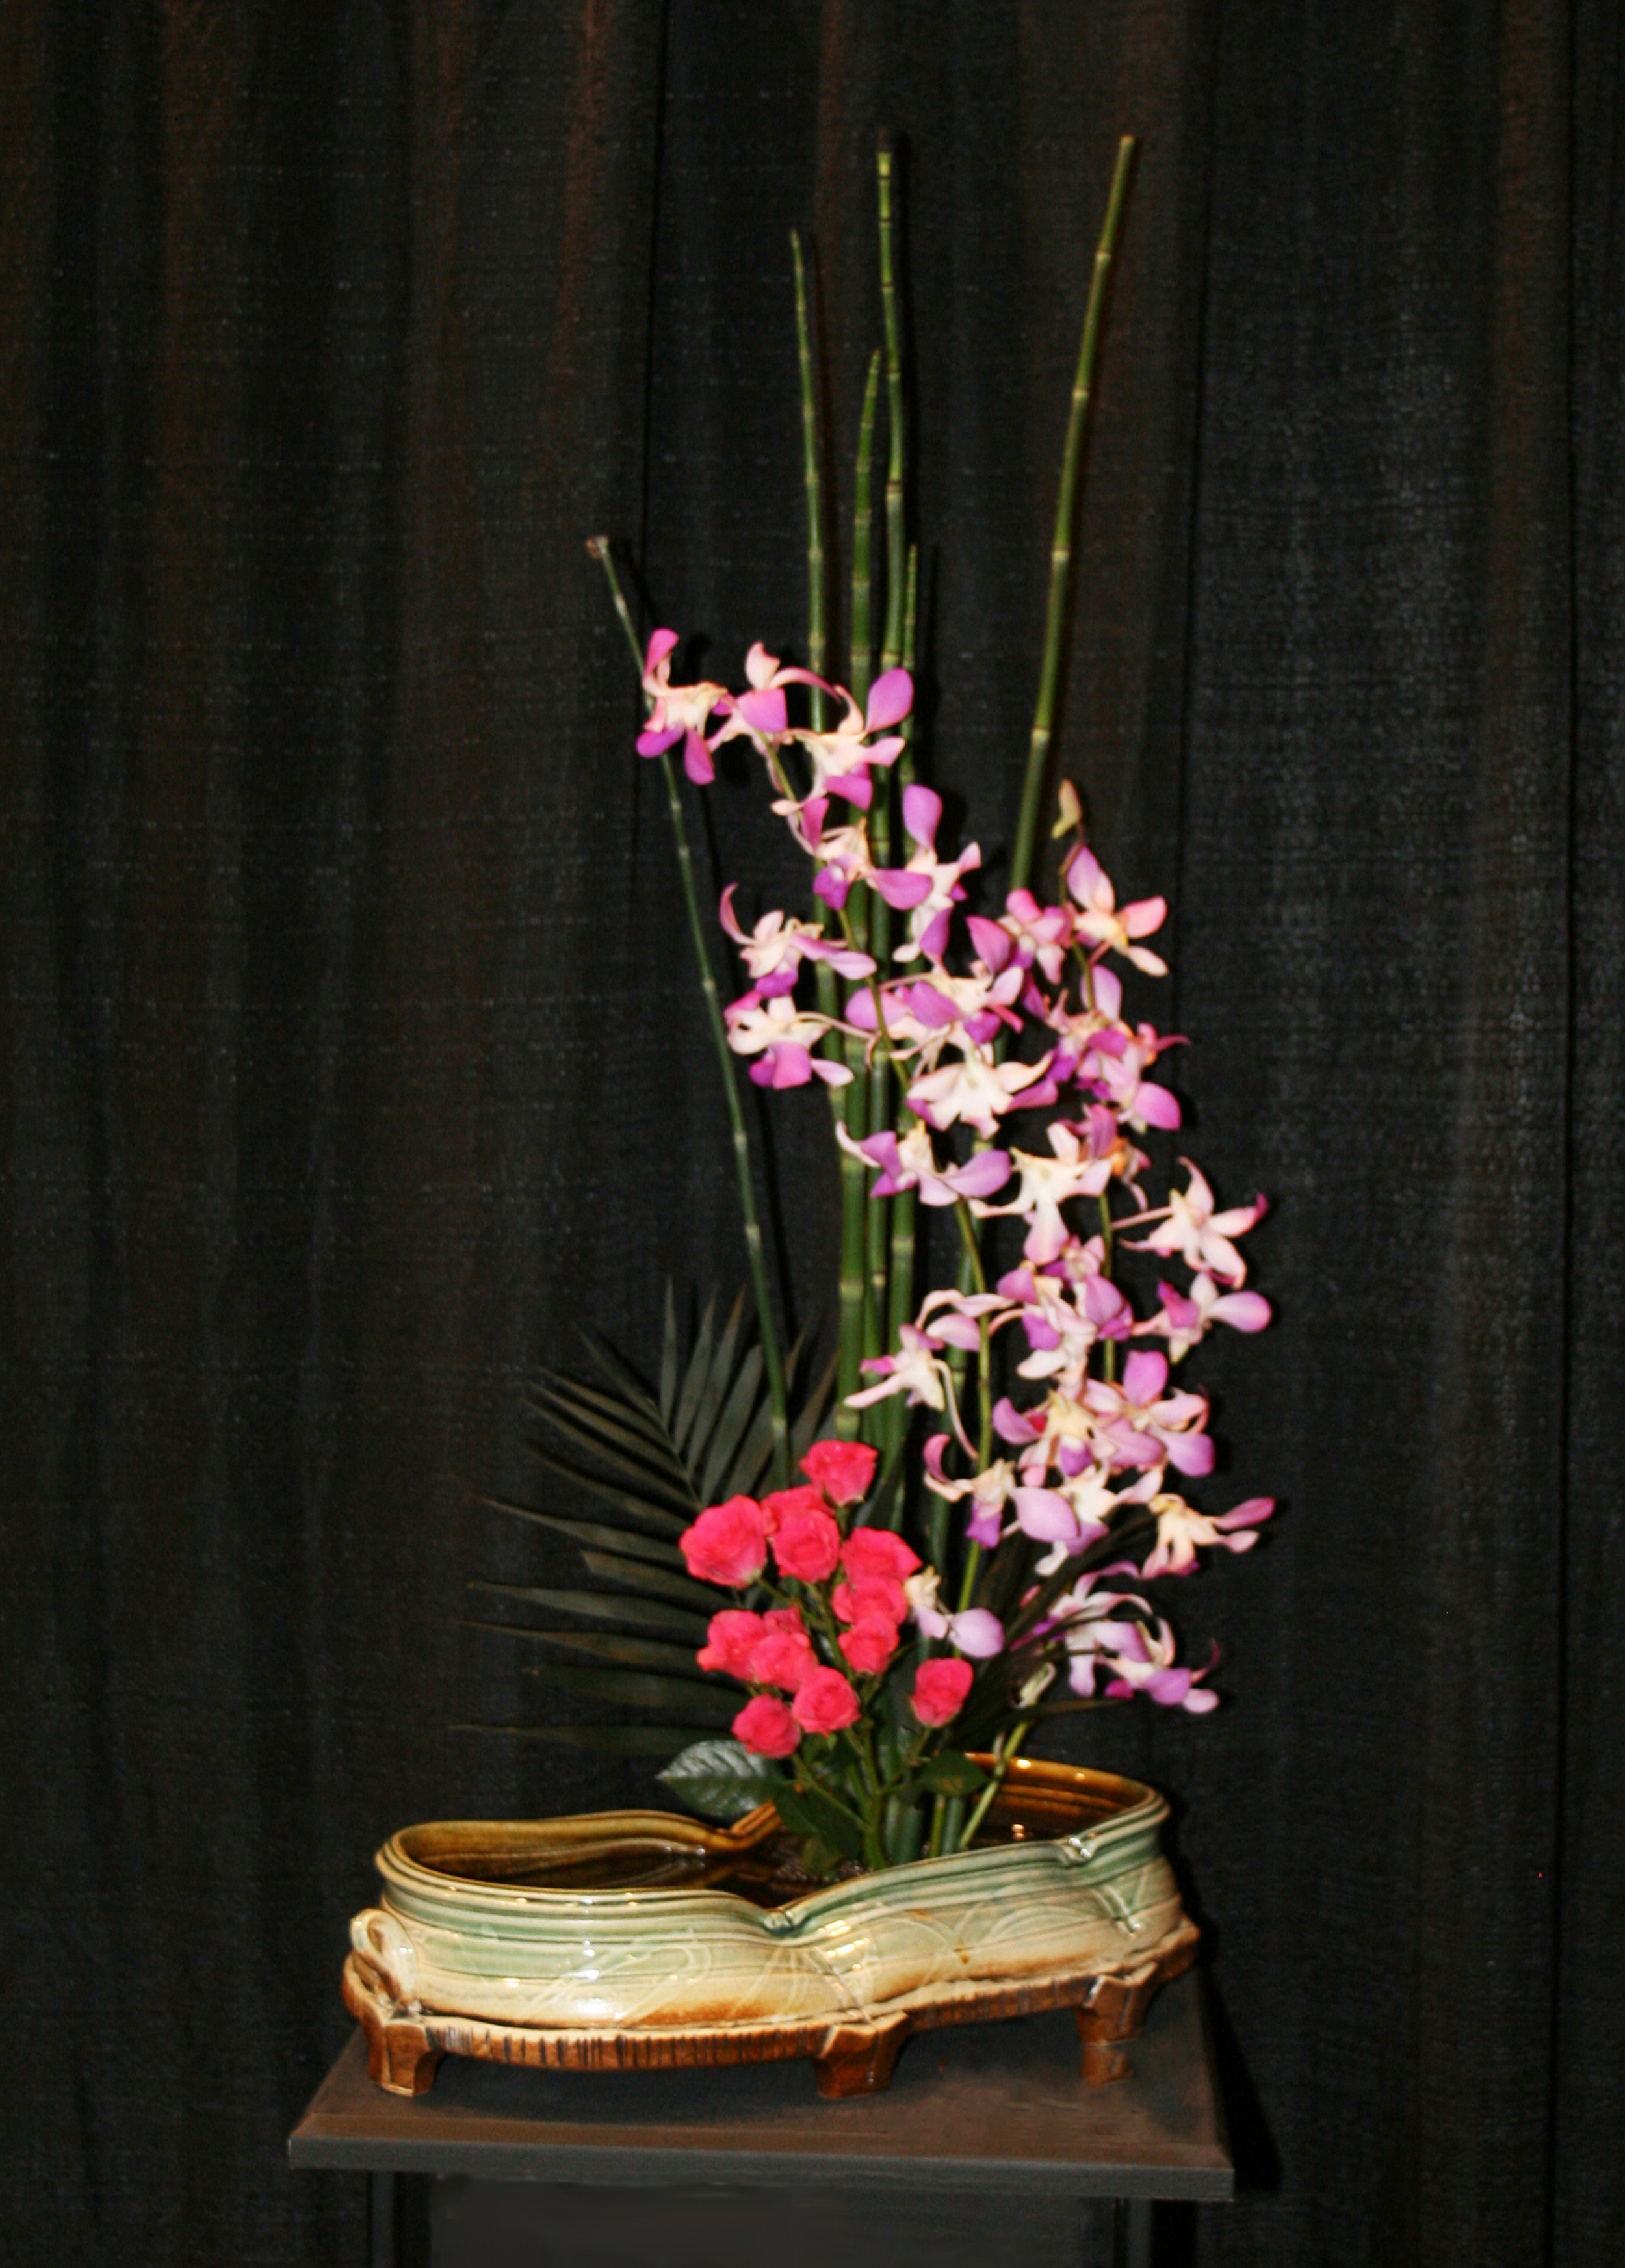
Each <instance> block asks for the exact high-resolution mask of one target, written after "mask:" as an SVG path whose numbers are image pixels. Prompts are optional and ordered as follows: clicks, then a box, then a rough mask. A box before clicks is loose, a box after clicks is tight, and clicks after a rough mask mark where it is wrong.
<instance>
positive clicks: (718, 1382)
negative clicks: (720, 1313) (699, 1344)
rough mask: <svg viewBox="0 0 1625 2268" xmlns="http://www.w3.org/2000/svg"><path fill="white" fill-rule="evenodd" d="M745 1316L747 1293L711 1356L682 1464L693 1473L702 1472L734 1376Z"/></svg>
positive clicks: (743, 1295)
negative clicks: (735, 1353)
mask: <svg viewBox="0 0 1625 2268" xmlns="http://www.w3.org/2000/svg"><path fill="white" fill-rule="evenodd" d="M744 1314H745V1294H744V1292H740V1293H739V1297H738V1299H737V1300H735V1301H734V1303H733V1307H732V1311H731V1312H730V1314H729V1316H728V1321H727V1324H726V1326H725V1328H724V1331H723V1335H722V1338H721V1340H720V1341H719V1343H718V1344H717V1351H716V1353H715V1354H714V1355H713V1356H712V1357H711V1364H710V1371H709V1373H707V1376H706V1381H705V1388H704V1391H703V1393H702V1395H701V1396H700V1406H699V1408H698V1409H697V1410H695V1417H694V1432H693V1435H692V1437H691V1438H690V1440H688V1442H687V1443H686V1444H685V1445H684V1449H683V1462H684V1463H685V1464H686V1465H687V1466H688V1470H689V1472H690V1473H697V1472H698V1471H699V1469H700V1460H701V1458H702V1457H703V1455H704V1454H705V1445H706V1443H707V1442H708V1441H709V1440H710V1438H711V1428H712V1427H713V1426H714V1425H716V1423H717V1412H718V1411H719V1410H721V1408H722V1404H723V1397H724V1395H725V1394H726V1393H727V1391H728V1381H729V1380H730V1379H731V1378H732V1376H733V1351H734V1349H735V1347H736V1346H738V1344H739V1324H740V1322H741V1320H742V1319H743V1316H744Z"/></svg>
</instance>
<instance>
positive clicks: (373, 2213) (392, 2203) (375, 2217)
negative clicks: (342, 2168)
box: [367, 2174, 400, 2268]
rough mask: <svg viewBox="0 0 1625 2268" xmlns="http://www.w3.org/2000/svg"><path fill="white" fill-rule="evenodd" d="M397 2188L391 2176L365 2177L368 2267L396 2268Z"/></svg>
mask: <svg viewBox="0 0 1625 2268" xmlns="http://www.w3.org/2000/svg"><path fill="white" fill-rule="evenodd" d="M399 2196H400V2185H399V2183H398V2181H397V2179H396V2176H394V2175H393V2174H369V2175H368V2176H367V2236H368V2243H367V2257H368V2259H369V2261H370V2262H371V2268H395V2263H396V2259H397V2257H399V2256H398V2252H397V2249H396V2242H395V2207H396V2205H397V2203H398V2201H399Z"/></svg>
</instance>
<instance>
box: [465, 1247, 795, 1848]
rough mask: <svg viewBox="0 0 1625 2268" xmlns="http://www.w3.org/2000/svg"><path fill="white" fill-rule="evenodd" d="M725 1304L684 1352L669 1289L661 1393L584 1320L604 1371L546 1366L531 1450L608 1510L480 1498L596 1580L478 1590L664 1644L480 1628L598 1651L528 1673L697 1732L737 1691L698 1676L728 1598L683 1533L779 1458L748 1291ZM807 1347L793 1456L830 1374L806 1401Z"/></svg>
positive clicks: (576, 1733)
mask: <svg viewBox="0 0 1625 2268" xmlns="http://www.w3.org/2000/svg"><path fill="white" fill-rule="evenodd" d="M581 1336H582V1340H583V1344H585V1348H586V1350H587V1352H588V1354H589V1355H590V1356H591V1358H592V1363H593V1366H594V1368H595V1370H596V1372H597V1373H598V1377H597V1380H596V1381H594V1382H592V1383H587V1382H584V1381H581V1380H578V1379H571V1378H566V1377H563V1376H562V1375H561V1374H560V1373H557V1372H553V1371H548V1372H544V1373H542V1374H541V1376H540V1378H538V1379H537V1381H536V1382H535V1384H534V1386H533V1388H532V1390H531V1394H530V1396H529V1401H530V1407H531V1410H532V1411H533V1414H534V1416H535V1417H536V1418H537V1419H538V1420H539V1421H540V1424H541V1425H543V1426H544V1427H545V1428H546V1429H547V1433H548V1439H547V1440H545V1441H543V1442H542V1443H540V1444H533V1450H532V1453H533V1455H534V1456H535V1459H536V1462H537V1463H538V1465H539V1466H540V1468H541V1469H542V1471H543V1472H544V1473H546V1474H548V1476H550V1477H552V1478H554V1479H556V1480H562V1481H564V1482H567V1483H568V1484H570V1486H571V1487H573V1488H576V1489H579V1490H582V1491H585V1492H586V1493H587V1494H588V1495H590V1496H591V1497H592V1499H594V1500H595V1506H596V1508H597V1509H598V1510H599V1512H600V1513H603V1514H606V1515H607V1516H605V1517H600V1518H598V1519H593V1520H585V1519H579V1518H577V1517H575V1516H573V1515H571V1514H568V1513H560V1512H555V1511H553V1510H552V1509H551V1508H548V1509H547V1510H542V1509H540V1508H538V1507H535V1506H529V1505H523V1504H512V1503H509V1502H507V1501H505V1500H504V1499H499V1498H495V1497H487V1498H486V1499H483V1501H484V1502H485V1503H487V1504H488V1505H489V1506H491V1508H492V1510H493V1511H496V1512H501V1513H506V1514H508V1515H509V1516H510V1517H511V1518H513V1519H517V1520H524V1521H529V1522H531V1523H532V1524H533V1525H534V1526H537V1527H540V1528H547V1529H549V1530H550V1531H552V1532H553V1533H555V1534H556V1535H565V1536H568V1537H569V1538H570V1541H571V1542H572V1543H576V1544H577V1545H578V1546H579V1547H580V1550H581V1557H582V1563H583V1565H584V1566H585V1570H586V1572H587V1574H588V1575H589V1576H590V1577H591V1578H592V1579H593V1580H594V1582H595V1584H596V1585H597V1587H596V1588H594V1589H592V1590H561V1589H556V1588H554V1587H544V1586H539V1585H531V1584H520V1583H491V1582H484V1583H478V1584H476V1585H475V1586H474V1588H476V1589H479V1590H483V1591H489V1592H492V1593H494V1594H497V1595H498V1596H501V1597H504V1598H509V1599H512V1600H516V1601H518V1602H523V1603H524V1604H525V1605H526V1606H531V1607H540V1608H542V1609H547V1610H548V1612H549V1613H550V1614H551V1615H561V1614H562V1615H569V1616H575V1617H577V1618H578V1619H580V1620H582V1621H588V1622H598V1623H607V1624H621V1625H625V1626H627V1627H628V1628H629V1629H630V1630H631V1631H640V1632H641V1631H658V1632H660V1633H662V1638H660V1639H656V1638H648V1637H630V1636H626V1635H623V1634H622V1633H621V1631H605V1632H585V1631H571V1630H568V1629H566V1630H556V1629H554V1628H552V1627H549V1626H548V1625H547V1624H543V1625H541V1626H537V1625H536V1624H518V1623H513V1624H482V1628H487V1629H502V1630H505V1631H511V1634H512V1635H513V1636H514V1637H516V1638H528V1639H532V1640H540V1641H543V1642H546V1641H551V1642H553V1643H554V1644H555V1645H557V1646H560V1647H562V1648H567V1649H569V1650H570V1651H573V1652H575V1653H589V1654H592V1656H594V1657H595V1666H593V1667H591V1668H588V1667H585V1666H582V1667H577V1668H567V1667H564V1666H562V1665H561V1666H554V1665H551V1664H538V1665H536V1666H535V1667H534V1668H533V1669H532V1670H531V1671H530V1673H529V1674H530V1675H533V1676H535V1677H537V1678H539V1679H540V1681H541V1682H542V1683H545V1684H548V1685H551V1686H555V1687H557V1688H560V1689H562V1690H566V1691H570V1692H573V1693H577V1694H580V1695H582V1696H584V1697H589V1698H591V1699H592V1700H596V1701H607V1702H611V1703H615V1704H618V1705H620V1706H621V1707H623V1708H626V1709H629V1710H637V1711H644V1710H650V1709H670V1710H681V1711H684V1712H687V1714H688V1719H689V1721H690V1725H691V1727H693V1726H694V1724H695V1721H696V1720H697V1722H698V1724H699V1725H700V1726H702V1727H703V1726H706V1725H726V1724H728V1723H731V1722H732V1719H733V1717H734V1716H735V1715H736V1714H737V1713H738V1712H739V1706H740V1705H741V1703H742V1701H743V1698H744V1696H743V1694H742V1692H741V1690H740V1689H739V1687H738V1686H737V1685H735V1684H733V1683H732V1682H730V1681H728V1680H725V1679H721V1678H718V1679H708V1678H706V1677H704V1676H703V1675H702V1673H701V1672H700V1671H699V1669H698V1668H697V1667H696V1665H695V1658H694V1649H695V1647H698V1646H702V1645H703V1643H704V1640H705V1633H706V1625H707V1624H708V1623H709V1621H710V1617H711V1616H712V1615H714V1614H716V1613H717V1611H718V1610H719V1609H722V1608H724V1607H727V1606H731V1605H732V1604H733V1603H734V1600H733V1596H732V1593H730V1592H727V1591H723V1590H719V1589H717V1587H715V1586H714V1585H712V1584H710V1583H700V1582H696V1581H695V1580H694V1579H693V1578H692V1577H691V1576H690V1575H689V1574H688V1572H687V1571H686V1569H685V1567H684V1564H683V1558H682V1554H681V1552H680V1550H678V1548H677V1540H676V1539H677V1538H678V1537H679V1536H680V1535H681V1534H682V1531H683V1530H684V1528H687V1527H688V1526H689V1525H690V1524H691V1522H692V1521H694V1520H695V1519H696V1518H697V1516H698V1515H699V1513H700V1512H701V1511H702V1509H703V1507H704V1506H706V1505H708V1504H717V1503H720V1502H722V1501H723V1500H724V1499H726V1498H728V1497H730V1496H738V1495H754V1494H755V1493H756V1492H757V1491H759V1490H760V1489H761V1488H762V1487H763V1486H765V1485H766V1484H767V1480H768V1467H769V1464H770V1462H771V1459H772V1454H773V1413H772V1409H771V1406H770V1404H769V1403H768V1396H767V1393H766V1390H765V1388H764V1386H763V1363H762V1357H761V1347H760V1346H759V1345H757V1344H754V1325H753V1324H752V1322H750V1320H749V1319H748V1318H747V1315H746V1301H745V1295H744V1294H743V1293H741V1294H740V1295H739V1298H738V1299H737V1300H735V1301H734V1303H733V1306H732V1308H731V1310H730V1311H729V1313H728V1314H727V1316H726V1318H725V1320H724V1322H722V1324H721V1325H720V1328H719V1327H718V1323H717V1299H716V1295H715V1294H713V1295H712V1297H711V1298H710V1300H708V1302H707V1303H706V1307H705V1311H704V1313H703V1314H702V1317H701V1319H700V1326H699V1329H698V1330H697V1332H696V1333H695V1341H694V1345H693V1347H692V1348H691V1349H690V1351H689V1352H688V1358H687V1359H686V1360H685V1359H684V1358H683V1353H682V1346H681V1340H680V1332H679V1328H678V1320H677V1302H676V1300H675V1298H674V1297H673V1293H672V1291H671V1287H670V1286H669V1285H668V1286H667V1289H666V1300H665V1337H664V1344H663V1345H662V1349H661V1357H660V1383H659V1388H658V1393H651V1391H650V1390H649V1388H647V1387H646V1386H645V1385H644V1383H643V1381H642V1380H641V1379H640V1378H639V1377H638V1376H637V1374H636V1372H635V1371H633V1370H632V1369H631V1368H630V1367H629V1366H628V1365H627V1364H626V1363H625V1362H623V1361H622V1360H621V1357H620V1356H619V1355H618V1354H617V1353H616V1352H615V1351H614V1348H613V1347H611V1346H609V1345H608V1344H607V1343H606V1342H605V1341H604V1340H603V1339H601V1338H599V1337H598V1336H597V1335H596V1333H593V1332H589V1331H584V1332H583V1333H582V1335H581ZM805 1353H806V1346H805V1337H804V1338H803V1339H801V1340H798V1342H797V1344H796V1345H795V1346H794V1347H793V1348H792V1349H791V1350H790V1359H789V1362H788V1364H787V1366H786V1368H787V1373H788V1376H789V1381H790V1389H791V1394H792V1403H791V1407H792V1410H796V1403H797V1400H799V1408H798V1410H796V1415H795V1418H794V1422H793V1425H792V1428H791V1447H792V1453H793V1454H794V1455H795V1456H796V1457H797V1458H798V1459H799V1458H800V1457H802V1456H804V1455H805V1453H806V1451H807V1449H808V1448H809V1447H811V1445H812V1443H813V1440H814V1439H815V1438H816V1435H817V1433H818V1430H819V1426H820V1423H821V1421H822V1418H823V1416H824V1413H825V1410H827V1407H828V1403H829V1395H830V1391H831V1388H832V1387H833V1384H834V1381H835V1369H834V1366H833V1364H832V1365H831V1366H829V1368H827V1370H826V1371H825V1372H824V1373H823V1375H822V1376H821V1377H820V1379H819V1380H818V1381H816V1383H815V1384H813V1386H812V1388H810V1390H805V1391H804V1393H803V1395H800V1396H797V1395H796V1388H797V1387H798V1384H799V1383H800V1382H801V1373H802V1372H803V1370H804V1369H805ZM663 1640H664V1641H687V1644H677V1643H665V1642H663ZM483 1729H485V1730H488V1731H492V1732H509V1733H511V1732H519V1731H526V1730H533V1731H534V1733H535V1734H536V1735H537V1737H539V1738H541V1739H559V1740H564V1739H570V1740H572V1741H573V1742H575V1744H576V1745H577V1746H578V1747H583V1748H600V1749H606V1750H608V1751H610V1752H612V1753H615V1754H619V1755H626V1756H643V1755H649V1756H670V1755H673V1754H675V1753H676V1752H677V1751H678V1750H679V1749H683V1748H685V1747H688V1746H689V1745H691V1744H695V1743H697V1744H698V1745H699V1746H700V1747H701V1748H702V1749H707V1750H710V1749H717V1748H719V1747H724V1746H727V1745H729V1744H727V1743H723V1742H717V1741H716V1740H715V1739H714V1738H713V1737H712V1736H711V1735H710V1734H708V1733H706V1732H705V1731H703V1730H695V1729H690V1730H689V1731H688V1732H687V1733H686V1734H683V1735H682V1736H681V1737H680V1738H673V1739H671V1740H670V1741H668V1740H667V1737H666V1735H665V1733H664V1732H661V1731H660V1730H659V1729H658V1728H657V1727H651V1726H636V1725H629V1726H621V1727H615V1726H600V1727H585V1726H583V1727H562V1726H555V1727H518V1726H490V1727H484V1728H483ZM599 1734H601V1735H602V1736H603V1737H601V1738H599ZM640 1742H641V1745H640ZM740 1753H741V1754H744V1753H745V1751H743V1750H741V1751H740ZM754 1761H755V1762H757V1763H760V1761H761V1760H760V1759H756V1760H754ZM769 1769H770V1767H769ZM672 1784H673V1786H677V1783H676V1782H673V1783H672ZM680 1793H683V1795H684V1799H685V1800H688V1801H693V1802H694V1803H695V1809H702V1808H703V1806H702V1805H701V1804H700V1803H699V1802H698V1801H696V1800H695V1799H694V1798H693V1797H692V1796H690V1795H689V1794H688V1790H687V1789H686V1788H684V1789H681V1790H680ZM765 1800H766V1798H765V1796H761V1795H754V1796H753V1797H752V1798H751V1801H750V1802H748V1803H746V1804H745V1805H743V1807H742V1808H743V1810H750V1809H751V1808H754V1805H755V1804H756V1803H758V1802H761V1801H765ZM710 1815H712V1816H732V1817H739V1816H740V1815H741V1814H740V1812H738V1811H735V1812H731V1813H725V1814H724V1813H713V1814H710Z"/></svg>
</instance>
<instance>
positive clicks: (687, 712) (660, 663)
mask: <svg viewBox="0 0 1625 2268" xmlns="http://www.w3.org/2000/svg"><path fill="white" fill-rule="evenodd" d="M676 646H677V632H676V631H675V630H656V632H655V633H654V635H653V637H651V639H650V641H649V651H648V652H647V654H646V655H645V656H644V659H643V690H644V692H645V693H646V694H647V695H648V696H649V698H650V700H651V703H653V706H652V707H651V710H650V711H649V717H648V721H647V722H646V723H645V725H644V726H643V731H642V732H641V733H639V734H638V736H637V753H638V755H640V756H658V755H661V754H662V753H663V751H664V750H665V749H667V748H669V747H673V746H675V744H676V743H677V742H678V741H679V740H680V741H681V742H682V744H683V770H685V771H686V772H687V773H688V777H689V778H690V779H691V780H692V781H693V782H694V784H695V786H696V787H707V786H709V785H710V783H711V781H712V780H713V779H715V777H717V768H716V766H715V765H714V764H713V763H712V762H711V752H710V748H709V747H707V745H706V741H705V726H706V722H707V720H708V718H710V714H711V711H713V710H714V709H725V708H728V707H731V706H732V695H731V694H730V692H729V691H728V689H727V687H726V686H725V685H708V684H704V683H701V684H698V685H673V683H672V681H671V674H672V655H673V652H674V651H675V650H676Z"/></svg>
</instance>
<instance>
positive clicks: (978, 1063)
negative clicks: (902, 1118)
mask: <svg viewBox="0 0 1625 2268" xmlns="http://www.w3.org/2000/svg"><path fill="white" fill-rule="evenodd" d="M1048 1068H1049V1058H1048V1056H1045V1057H1042V1058H1041V1060H1040V1061H1039V1062H1038V1063H1035V1064H1025V1063H1014V1062H1011V1063H1001V1064H996V1063H994V1062H992V1061H991V1060H990V1059H989V1057H988V1056H987V1054H986V1053H984V1052H983V1051H982V1049H975V1050H974V1052H973V1053H971V1054H969V1055H967V1057H965V1058H964V1060H963V1062H960V1063H952V1064H943V1065H942V1066H941V1067H940V1068H939V1069H938V1070H937V1071H927V1072H926V1073H925V1074H924V1076H923V1078H921V1079H915V1082H914V1085H913V1086H911V1087H910V1088H909V1090H908V1108H910V1110H912V1111H913V1112H914V1113H915V1116H916V1117H919V1118H923V1119H924V1121H925V1123H926V1124H927V1125H928V1126H934V1127H935V1128H936V1129H937V1130H938V1133H939V1134H940V1133H944V1132H945V1131H946V1130H947V1129H948V1128H949V1127H950V1126H952V1125H954V1124H956V1123H962V1124H964V1125H966V1126H969V1127H972V1128H974V1130H975V1131H976V1132H977V1133H978V1134H980V1135H981V1136H982V1138H983V1140H984V1141H989V1142H990V1141H991V1140H992V1139H993V1137H994V1134H995V1132H996V1122H997V1121H998V1120H999V1119H1000V1118H1002V1117H1003V1116H1004V1114H1005V1112H1006V1111H1009V1110H1016V1109H1019V1108H1020V1107H1021V1106H1020V1104H1019V1103H1018V1101H1017V1097H1018V1095H1019V1094H1020V1093H1021V1091H1022V1089H1023V1088H1024V1087H1027V1086H1032V1084H1033V1080H1034V1079H1041V1078H1042V1077H1043V1075H1044V1073H1045V1071H1047V1070H1048Z"/></svg>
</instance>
